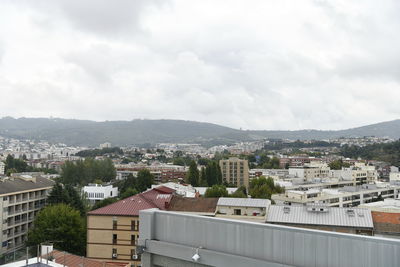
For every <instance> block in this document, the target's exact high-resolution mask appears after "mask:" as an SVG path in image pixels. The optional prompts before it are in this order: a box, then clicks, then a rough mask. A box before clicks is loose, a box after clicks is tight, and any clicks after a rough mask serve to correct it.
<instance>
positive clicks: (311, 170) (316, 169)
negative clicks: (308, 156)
mask: <svg viewBox="0 0 400 267" xmlns="http://www.w3.org/2000/svg"><path fill="white" fill-rule="evenodd" d="M329 171H330V168H329V166H328V165H327V164H325V163H309V164H305V165H304V166H299V167H291V168H289V176H290V177H293V178H300V179H303V180H304V181H312V180H314V179H316V178H322V179H323V178H328V177H329Z"/></svg>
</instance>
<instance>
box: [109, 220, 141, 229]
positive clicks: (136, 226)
mask: <svg viewBox="0 0 400 267" xmlns="http://www.w3.org/2000/svg"><path fill="white" fill-rule="evenodd" d="M113 229H114V230H118V218H117V217H113ZM131 230H132V231H139V221H136V220H132V221H131Z"/></svg>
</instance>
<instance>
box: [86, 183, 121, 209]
mask: <svg viewBox="0 0 400 267" xmlns="http://www.w3.org/2000/svg"><path fill="white" fill-rule="evenodd" d="M82 192H83V193H84V194H85V196H86V198H87V199H88V200H89V202H90V204H92V205H93V204H95V203H96V202H98V201H101V200H103V199H105V198H110V197H117V196H118V187H113V186H112V185H101V184H89V185H87V186H84V187H83V189H82Z"/></svg>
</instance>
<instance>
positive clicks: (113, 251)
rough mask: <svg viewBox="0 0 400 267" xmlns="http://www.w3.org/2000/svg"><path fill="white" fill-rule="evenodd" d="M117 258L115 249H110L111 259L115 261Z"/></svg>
mask: <svg viewBox="0 0 400 267" xmlns="http://www.w3.org/2000/svg"><path fill="white" fill-rule="evenodd" d="M117 256H118V255H117V249H116V248H113V249H112V258H113V259H116V258H117Z"/></svg>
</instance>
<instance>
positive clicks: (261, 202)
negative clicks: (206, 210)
mask: <svg viewBox="0 0 400 267" xmlns="http://www.w3.org/2000/svg"><path fill="white" fill-rule="evenodd" d="M270 204H271V201H270V200H268V199H260V198H233V197H220V198H219V200H218V203H217V206H234V207H260V208H265V207H267V206H268V205H270Z"/></svg>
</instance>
